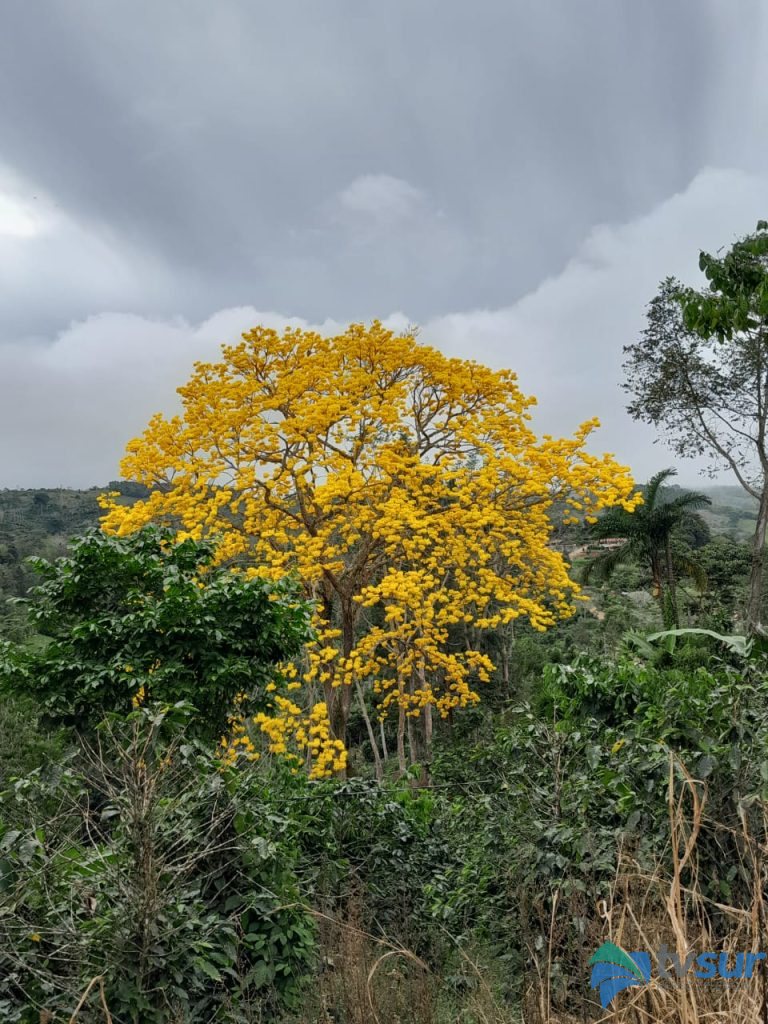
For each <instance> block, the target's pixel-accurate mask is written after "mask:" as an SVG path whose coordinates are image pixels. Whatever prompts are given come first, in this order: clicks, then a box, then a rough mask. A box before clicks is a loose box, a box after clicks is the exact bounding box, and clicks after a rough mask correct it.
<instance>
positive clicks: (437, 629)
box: [104, 321, 639, 759]
mask: <svg viewBox="0 0 768 1024" xmlns="http://www.w3.org/2000/svg"><path fill="white" fill-rule="evenodd" d="M179 394H180V396H181V399H182V403H183V412H182V414H181V415H178V416H174V417H172V418H165V417H163V416H162V415H156V416H155V417H153V418H152V420H151V421H150V423H149V426H148V428H147V430H146V431H145V433H144V434H143V435H142V436H141V437H139V438H137V439H136V440H134V441H132V442H131V443H130V444H129V445H128V450H127V454H126V456H125V458H124V460H123V462H122V465H121V470H122V473H123V475H124V476H125V477H127V478H129V479H132V480H136V481H140V482H142V483H144V484H147V485H148V486H149V487H150V488H151V493H150V495H149V497H148V498H146V499H145V500H142V501H138V502H137V503H136V504H134V505H132V506H131V507H125V506H123V505H120V504H119V503H118V502H117V501H116V500H115V499H114V498H107V499H106V501H105V504H106V507H107V514H106V517H105V520H104V528H105V529H106V530H107V531H114V532H117V533H121V534H122V533H129V532H132V531H133V530H135V529H137V528H138V527H141V526H142V525H144V524H145V523H147V522H150V521H158V520H160V521H168V522H171V523H174V524H176V525H177V526H178V527H180V530H181V533H182V534H183V535H186V534H188V535H190V536H192V537H194V538H200V537H202V536H216V537H218V538H219V546H218V557H219V559H220V560H222V561H230V562H231V563H232V564H233V565H239V566H241V567H242V568H243V569H244V571H246V572H248V573H249V574H252V575H256V576H264V577H267V578H269V579H277V578H280V577H283V576H285V575H286V574H287V573H289V572H295V573H296V574H297V575H298V576H299V578H300V579H301V580H302V581H303V584H304V587H305V588H306V591H307V593H308V595H309V596H311V597H312V598H313V599H314V600H315V602H316V613H315V627H316V640H315V641H314V642H313V643H312V644H311V645H310V646H309V647H308V648H307V651H306V657H305V658H304V659H303V661H302V662H301V663H296V664H294V665H293V666H291V667H289V669H288V672H289V675H290V676H291V677H292V679H293V684H294V687H295V689H297V690H298V689H302V688H303V689H304V690H306V692H307V698H308V700H307V701H306V702H305V703H308V704H310V705H311V703H312V701H313V700H314V699H316V698H317V697H322V703H323V704H324V705H325V708H326V709H327V715H328V723H329V729H330V735H331V736H332V737H333V738H334V739H337V740H339V741H343V740H344V739H345V736H346V727H347V721H348V717H349V712H350V706H351V702H352V699H353V694H354V693H355V692H357V693H358V695H359V696H360V697H361V706H363V708H364V702H363V701H362V694H363V691H364V688H365V687H366V686H372V687H373V688H374V689H375V690H378V691H379V692H380V694H381V699H380V703H379V710H380V712H381V713H387V711H388V710H389V709H390V708H393V709H395V710H396V712H397V714H398V716H399V720H400V730H399V732H400V734H401V737H402V732H403V728H404V722H405V719H406V718H408V719H409V721H410V719H414V720H415V719H419V720H420V722H421V729H422V733H423V735H424V736H425V737H426V738H427V741H428V737H429V735H430V733H431V721H432V713H433V711H436V712H437V713H438V714H439V715H442V716H447V715H448V714H449V713H450V712H451V711H452V710H453V709H454V708H461V707H465V706H467V705H468V704H471V703H474V702H475V701H476V700H477V699H478V696H477V691H476V689H475V686H476V684H477V683H478V682H481V681H482V680H483V679H485V678H487V676H488V674H489V673H490V671H491V670H492V668H493V666H492V664H491V663H490V661H489V660H488V658H487V657H485V656H483V655H482V654H481V653H480V652H479V651H477V650H473V649H466V650H462V651H457V650H455V649H454V647H453V646H452V645H449V643H448V641H449V632H450V630H451V627H452V626H456V625H458V624H462V623H466V624H471V625H473V626H475V627H479V628H480V629H493V628H495V627H497V626H499V625H501V624H503V623H509V622H510V621H512V620H513V619H516V618H519V617H524V618H526V619H527V620H528V621H529V622H530V623H531V625H532V626H533V627H534V628H536V629H539V630H545V629H547V628H548V627H549V626H551V625H552V624H553V623H554V622H555V621H556V620H557V619H558V618H561V617H564V616H567V615H569V614H571V613H572V612H573V610H574V600H575V599H576V598H577V597H578V586H577V585H576V583H575V582H573V581H572V580H571V579H569V576H568V572H567V567H566V565H565V563H564V561H563V559H562V557H561V555H560V554H559V553H557V552H555V551H553V550H552V549H551V548H550V547H549V546H548V542H549V538H550V533H551V528H552V524H551V518H550V516H551V511H552V508H553V505H555V504H557V505H558V506H560V507H563V506H564V507H566V509H567V513H568V516H570V517H572V518H573V519H574V520H575V519H578V518H579V517H585V518H587V519H589V520H592V519H594V517H595V514H596V513H597V512H598V511H599V510H600V509H602V508H605V507H608V506H614V505H620V506H621V507H623V508H625V509H628V510H631V509H632V508H634V507H635V505H636V504H637V502H638V500H639V499H638V498H637V497H636V496H635V495H634V494H633V484H632V480H631V478H630V475H629V473H628V470H627V469H626V468H625V467H623V466H621V465H618V464H617V463H616V461H615V460H614V458H613V457H612V456H611V455H602V456H597V455H593V454H590V453H589V452H587V450H586V447H585V446H586V441H587V438H588V436H589V434H590V433H591V431H592V430H593V429H594V427H596V426H597V425H598V424H597V421H596V420H591V421H589V422H587V423H584V424H582V425H581V426H580V427H579V428H578V429H577V430H576V432H575V435H574V436H573V437H572V438H568V439H562V438H553V437H550V436H546V435H545V436H544V437H542V438H539V437H537V436H536V435H535V434H534V433H533V431H532V429H531V427H530V413H529V410H530V408H531V406H532V405H534V404H535V400H534V399H532V398H529V397H526V396H524V395H523V394H522V393H521V391H520V390H519V388H518V385H517V378H516V376H515V374H514V373H512V372H511V371H509V370H500V371H494V370H491V369H489V368H487V367H485V366H482V365H480V364H478V363H476V362H474V361H471V360H463V359H452V358H448V357H446V356H445V355H443V354H442V353H440V352H439V351H437V350H436V349H434V348H430V347H427V346H424V345H421V344H418V343H417V342H416V340H415V338H414V337H413V336H411V335H405V336H398V335H396V334H394V333H393V332H392V331H390V330H388V329H386V328H385V327H384V326H383V325H382V324H381V323H379V322H376V321H375V322H374V323H372V324H371V325H370V326H366V325H363V324H352V325H351V326H350V327H349V328H348V329H347V330H345V331H344V332H343V333H342V334H339V335H337V336H335V337H324V336H322V335H320V334H318V333H316V332H314V331H308V330H302V329H296V328H289V329H287V330H285V331H284V332H283V333H282V334H281V333H278V332H276V331H274V330H271V329H268V328H265V327H256V328H254V329H253V330H252V331H249V332H247V333H246V334H244V335H243V336H242V341H241V342H240V343H239V344H237V345H234V346H225V347H224V348H223V354H222V358H221V360H220V362H218V363H198V364H196V366H195V370H194V373H193V375H192V377H191V379H190V380H189V382H188V383H187V384H186V385H184V386H183V387H181V388H180V389H179ZM297 699H298V695H297ZM275 717H276V719H279V720H282V721H283V722H284V721H285V719H286V715H285V714H281V711H280V709H279V708H276V715H275ZM288 717H290V715H288ZM366 721H367V724H368V729H369V736H370V738H371V740H372V742H373V746H374V749H376V744H375V740H374V738H373V729H372V726H371V723H370V720H369V719H368V718H366ZM261 725H262V728H265V727H266V723H264V722H262V723H261ZM269 728H272V729H273V731H274V733H275V737H278V733H279V732H280V729H279V727H278V726H270V727H269ZM305 732H306V730H305ZM273 742H274V743H275V744H276V746H277V747H278V749H279V748H280V746H281V744H283V742H284V740H283V738H282V736H280V737H278V738H276V739H274V741H273ZM402 756H403V752H402V750H401V759H402Z"/></svg>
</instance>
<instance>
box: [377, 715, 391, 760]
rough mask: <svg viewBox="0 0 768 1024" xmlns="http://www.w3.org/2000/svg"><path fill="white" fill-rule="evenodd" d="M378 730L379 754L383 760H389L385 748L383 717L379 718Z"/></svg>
mask: <svg viewBox="0 0 768 1024" xmlns="http://www.w3.org/2000/svg"><path fill="white" fill-rule="evenodd" d="M379 732H380V734H381V756H382V758H383V759H384V760H385V761H388V760H389V751H388V750H387V734H386V732H385V731H384V719H383V718H380V719H379Z"/></svg>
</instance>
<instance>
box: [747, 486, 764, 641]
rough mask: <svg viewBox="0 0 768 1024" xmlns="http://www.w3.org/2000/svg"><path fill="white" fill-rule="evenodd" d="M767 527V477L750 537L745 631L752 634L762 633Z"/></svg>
mask: <svg viewBox="0 0 768 1024" xmlns="http://www.w3.org/2000/svg"><path fill="white" fill-rule="evenodd" d="M767 529H768V477H765V478H764V479H763V490H762V494H761V495H760V505H759V507H758V511H757V523H756V525H755V533H754V536H753V538H752V564H751V566H750V570H749V590H748V594H747V614H746V632H747V634H748V635H750V636H753V635H754V634H755V633H764V632H765V630H764V628H763V567H764V565H765V537H766V530H767Z"/></svg>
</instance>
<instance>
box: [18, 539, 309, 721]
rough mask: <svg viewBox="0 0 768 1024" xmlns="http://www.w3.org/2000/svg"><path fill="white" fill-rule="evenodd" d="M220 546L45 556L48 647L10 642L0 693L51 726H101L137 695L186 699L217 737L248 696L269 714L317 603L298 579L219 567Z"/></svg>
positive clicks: (112, 544) (77, 547) (148, 542)
mask: <svg viewBox="0 0 768 1024" xmlns="http://www.w3.org/2000/svg"><path fill="white" fill-rule="evenodd" d="M212 559H213V547H212V546H211V545H210V544H208V543H200V542H196V541H193V540H189V539H187V540H184V541H181V542H176V541H175V540H174V539H173V534H172V533H171V531H166V530H160V529H156V528H147V529H145V530H143V531H140V532H139V533H136V534H134V535H132V536H130V537H126V538H117V537H107V536H105V535H104V534H102V533H100V532H98V531H92V532H90V533H88V534H87V535H86V536H85V537H84V538H81V539H80V540H77V541H75V542H74V543H73V545H72V550H71V553H70V555H69V557H67V558H61V559H58V560H57V561H56V562H54V563H49V562H45V561H44V560H42V559H37V560H35V568H36V570H37V572H38V574H39V575H40V576H42V577H43V582H42V584H40V585H39V586H38V587H36V588H35V589H34V591H33V594H32V603H31V612H30V614H31V618H32V621H33V622H34V624H35V626H36V627H37V629H38V631H39V632H40V633H41V634H43V635H44V636H45V637H46V638H47V639H48V643H47V644H46V645H45V646H44V647H42V649H30V648H28V647H25V646H20V645H16V646H12V645H6V647H5V649H4V651H0V686H2V688H3V689H4V690H5V692H11V693H21V694H25V695H27V696H31V697H33V698H34V700H35V701H37V703H38V706H39V709H40V711H41V712H44V714H45V715H46V716H47V717H48V718H49V719H50V720H51V721H53V722H57V723H64V724H67V725H72V726H75V727H76V728H78V729H81V730H82V729H87V728H93V727H94V726H95V725H96V724H97V723H98V722H99V721H100V720H101V719H102V718H103V716H104V714H106V713H108V712H113V711H116V712H122V713H127V712H129V711H130V709H131V704H132V699H133V698H134V697H136V696H137V695H139V694H141V695H143V698H144V699H147V700H150V699H157V700H161V701H166V702H168V703H175V702H177V701H188V702H189V703H191V704H193V705H194V706H195V707H196V708H197V711H198V713H199V714H198V718H197V724H198V728H199V730H200V731H201V733H204V734H205V735H206V736H207V737H208V738H216V737H218V736H219V735H221V732H222V730H223V728H224V726H225V724H226V717H227V714H228V713H229V710H230V708H231V706H232V700H233V698H234V697H235V695H236V694H238V693H241V692H243V693H245V694H247V695H248V697H249V698H250V701H251V704H250V706H251V707H252V708H259V707H261V706H262V703H263V697H264V687H265V686H266V684H267V683H268V682H269V681H270V679H271V678H272V677H273V675H274V666H275V664H276V663H277V662H279V661H282V660H283V659H285V658H288V657H290V656H292V655H294V654H296V653H297V652H298V651H299V650H300V648H301V646H302V644H303V643H304V641H305V640H306V638H307V636H308V629H309V626H308V623H309V607H308V605H307V604H306V603H304V602H303V601H301V600H299V598H298V592H297V588H296V587H295V586H294V585H293V584H291V583H290V582H287V581H286V582H279V583H269V582H266V581H263V580H259V579H253V580H249V579H246V578H245V577H244V576H243V575H241V574H238V573H233V572H230V571H229V570H227V569H224V568H218V569H215V568H213V567H212V565H211V562H212Z"/></svg>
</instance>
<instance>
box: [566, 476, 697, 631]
mask: <svg viewBox="0 0 768 1024" xmlns="http://www.w3.org/2000/svg"><path fill="white" fill-rule="evenodd" d="M676 473H677V470H674V469H663V470H662V471H661V472H660V473H656V475H655V476H653V477H651V479H650V481H649V482H648V484H647V485H646V486H645V487H644V488H643V504H642V505H638V507H637V508H636V509H635V510H634V512H627V511H626V510H625V509H623V508H613V509H609V511H608V512H606V513H605V514H604V515H602V516H601V517H600V519H598V521H597V522H596V523H595V524H594V526H593V527H592V533H593V535H594V536H595V537H597V538H603V539H604V538H607V537H616V538H621V539H622V540H623V542H624V543H623V544H621V545H619V546H617V547H614V548H613V549H612V550H610V551H606V552H605V553H604V554H601V555H598V557H597V558H594V559H593V560H592V561H591V562H588V563H587V565H586V566H585V567H584V571H583V574H582V579H583V581H584V582H585V583H588V582H589V581H590V579H592V578H593V577H594V576H598V577H599V578H601V579H603V580H609V579H610V578H611V576H612V574H613V571H614V570H615V569H616V568H617V566H619V565H621V564H623V563H626V562H636V563H639V564H640V565H641V566H642V567H643V568H644V569H646V570H647V572H648V578H649V582H650V583H651V585H652V587H653V594H654V597H655V598H656V600H657V601H658V602H659V607H660V609H661V616H662V621H663V622H664V626H665V627H666V628H667V629H671V628H675V627H677V626H679V624H680V623H679V611H678V607H677V580H678V579H679V578H680V576H690V577H691V578H692V579H693V580H694V581H695V582H696V584H697V585H698V586H699V587H702V588H703V587H704V586H705V585H706V578H705V575H704V571H703V569H702V567H701V565H700V564H699V563H698V562H697V561H696V559H695V558H692V557H691V556H690V553H689V552H688V551H686V550H685V549H684V548H682V547H681V546H679V545H676V544H675V541H676V540H681V535H682V534H684V533H685V532H686V531H687V530H690V528H691V527H697V528H700V529H706V527H704V524H703V521H702V519H701V516H700V515H699V514H698V512H697V509H700V508H703V507H704V506H705V505H710V504H711V502H710V499H709V498H708V497H707V496H706V495H705V494H699V493H697V492H696V491H687V492H685V493H684V494H681V495H680V496H679V497H677V498H673V499H672V500H671V501H666V500H665V499H664V493H663V490H664V487H663V485H664V484H665V483H666V481H667V480H669V478H670V477H672V476H675V475H676Z"/></svg>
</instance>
